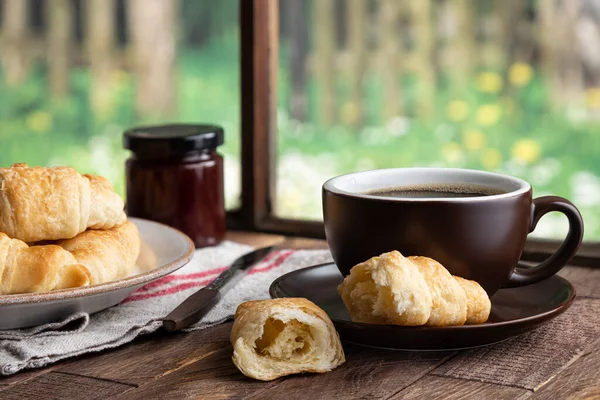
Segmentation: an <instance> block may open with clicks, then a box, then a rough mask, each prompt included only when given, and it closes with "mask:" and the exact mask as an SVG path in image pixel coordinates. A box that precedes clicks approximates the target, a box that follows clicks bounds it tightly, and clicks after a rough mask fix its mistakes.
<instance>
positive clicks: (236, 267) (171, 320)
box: [162, 246, 275, 332]
mask: <svg viewBox="0 0 600 400" xmlns="http://www.w3.org/2000/svg"><path fill="white" fill-rule="evenodd" d="M274 247H275V246H268V247H263V248H260V249H257V250H254V251H252V252H250V253H248V254H244V255H243V256H241V257H239V258H238V259H237V260H235V261H234V262H233V264H231V267H229V268H228V269H227V270H225V271H223V272H222V273H221V274H220V275H219V276H218V277H217V278H216V279H215V280H214V281H212V282H211V283H210V284H208V285H206V286H205V287H203V288H202V289H200V290H198V291H197V292H196V293H194V294H192V295H191V296H190V297H188V298H187V299H185V300H184V301H183V303H181V304H180V305H178V306H177V307H176V308H175V309H174V310H173V311H171V312H170V313H169V315H167V316H166V317H165V318H163V320H162V323H163V328H165V329H166V330H167V331H169V332H174V331H178V330H180V329H184V328H187V327H188V326H190V325H193V324H195V323H196V322H198V321H200V319H201V318H202V317H204V316H205V315H206V314H207V313H208V312H209V311H210V310H211V309H212V308H213V307H214V306H215V305H216V304H217V303H218V302H219V301H220V300H221V299H222V298H223V296H224V295H225V293H227V292H228V291H229V289H231V288H232V287H234V286H235V285H236V283H238V282H239V281H240V279H242V278H243V277H244V275H245V274H246V271H247V270H248V269H250V268H251V267H252V266H253V265H254V264H256V263H257V262H259V261H260V260H262V259H263V258H265V256H266V255H267V254H269V253H270V252H271V250H273V248H274Z"/></svg>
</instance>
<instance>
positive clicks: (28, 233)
mask: <svg viewBox="0 0 600 400" xmlns="http://www.w3.org/2000/svg"><path fill="white" fill-rule="evenodd" d="M125 220H126V217H125V213H124V212H123V199H121V197H119V195H118V194H116V193H115V191H114V190H113V187H112V185H111V183H110V182H109V181H108V180H107V179H105V178H103V177H100V176H93V175H81V174H79V173H78V172H77V171H75V170H74V169H73V168H70V167H53V168H44V167H28V166H27V164H15V165H13V166H12V167H10V168H0V232H4V233H5V234H7V235H8V236H9V237H11V238H13V239H19V240H22V241H24V242H28V243H31V242H37V241H42V240H58V239H70V238H73V237H75V235H77V234H79V233H81V232H83V231H85V230H86V229H87V228H92V229H109V228H112V227H114V226H117V225H120V224H122V223H123V222H125Z"/></svg>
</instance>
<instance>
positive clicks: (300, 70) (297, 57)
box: [281, 0, 308, 121]
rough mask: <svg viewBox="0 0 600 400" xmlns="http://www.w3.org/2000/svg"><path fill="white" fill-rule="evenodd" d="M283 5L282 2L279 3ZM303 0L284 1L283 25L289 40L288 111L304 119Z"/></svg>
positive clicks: (305, 34)
mask: <svg viewBox="0 0 600 400" xmlns="http://www.w3.org/2000/svg"><path fill="white" fill-rule="evenodd" d="M281 5H282V6H283V3H282V4H281ZM305 5H306V3H305V0H287V1H286V2H285V21H286V24H285V26H286V27H287V30H288V36H289V42H290V74H291V77H290V79H291V83H292V93H291V99H290V113H291V116H292V118H294V119H295V120H298V121H305V120H306V117H307V114H308V100H307V96H306V92H307V89H308V88H307V86H306V58H307V55H308V30H307V25H306V7H305Z"/></svg>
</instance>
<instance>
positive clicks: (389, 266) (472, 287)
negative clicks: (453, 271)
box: [338, 251, 491, 326]
mask: <svg viewBox="0 0 600 400" xmlns="http://www.w3.org/2000/svg"><path fill="white" fill-rule="evenodd" d="M338 290H339V292H340V294H341V296H342V300H343V301H344V304H345V305H346V308H347V309H348V312H349V313H350V317H351V318H352V320H353V321H356V322H366V323H372V324H392V325H407V326H416V325H430V326H451V325H464V324H465V323H467V324H478V323H483V322H485V321H487V319H488V317H489V315H490V309H491V302H490V299H489V297H488V296H487V293H486V292H485V290H483V288H482V287H481V286H480V285H479V284H478V283H477V282H475V281H469V280H466V279H463V278H459V277H455V276H452V275H450V273H449V272H448V271H447V270H446V268H444V267H443V266H442V265H441V264H440V263H438V262H437V261H435V260H433V259H431V258H428V257H408V258H406V257H404V256H403V255H402V254H400V252H398V251H392V252H389V253H384V254H382V255H380V256H378V257H372V258H371V259H369V260H367V261H365V262H364V263H361V264H357V265H356V266H354V267H353V268H352V269H351V270H350V274H349V275H348V276H346V277H345V278H344V281H343V282H342V283H341V284H340V285H339V287H338Z"/></svg>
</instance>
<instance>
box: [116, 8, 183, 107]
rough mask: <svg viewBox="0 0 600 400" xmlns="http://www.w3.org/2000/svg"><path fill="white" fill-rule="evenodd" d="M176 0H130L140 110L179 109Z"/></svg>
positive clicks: (130, 26)
mask: <svg viewBox="0 0 600 400" xmlns="http://www.w3.org/2000/svg"><path fill="white" fill-rule="evenodd" d="M177 5H178V1H176V0H129V2H128V10H127V11H128V12H127V15H128V23H129V32H130V40H131V46H132V56H133V65H134V70H135V76H136V78H137V88H136V89H137V91H136V108H137V110H138V112H139V113H141V114H144V115H152V116H156V117H160V116H168V115H170V114H172V113H173V111H174V109H175V57H176V45H177V40H176V29H177V10H178V7H177Z"/></svg>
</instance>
